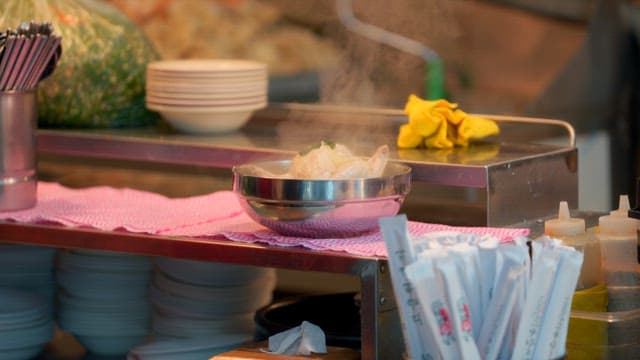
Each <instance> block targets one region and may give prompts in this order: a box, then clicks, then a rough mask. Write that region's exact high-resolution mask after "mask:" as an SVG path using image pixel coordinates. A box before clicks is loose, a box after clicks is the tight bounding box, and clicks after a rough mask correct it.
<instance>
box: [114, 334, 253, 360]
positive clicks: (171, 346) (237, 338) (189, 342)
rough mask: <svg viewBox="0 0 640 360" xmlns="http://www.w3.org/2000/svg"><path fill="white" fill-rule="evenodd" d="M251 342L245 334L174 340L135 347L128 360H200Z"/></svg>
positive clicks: (249, 337)
mask: <svg viewBox="0 0 640 360" xmlns="http://www.w3.org/2000/svg"><path fill="white" fill-rule="evenodd" d="M248 341H251V336H247V334H223V335H219V336H215V337H213V338H202V339H200V338H198V339H174V340H164V341H157V342H152V343H149V344H144V345H140V346H137V347H135V348H133V349H131V351H130V352H129V354H128V355H127V359H129V360H133V359H135V360H192V359H193V360H202V359H209V358H211V357H212V356H213V355H216V354H220V353H222V352H225V351H229V350H231V349H234V348H236V347H238V346H240V345H241V344H243V343H246V342H248Z"/></svg>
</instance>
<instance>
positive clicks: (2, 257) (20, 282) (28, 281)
mask: <svg viewBox="0 0 640 360" xmlns="http://www.w3.org/2000/svg"><path fill="white" fill-rule="evenodd" d="M55 254H56V249H55V248H51V247H44V246H31V245H18V244H15V245H12V244H0V286H4V287H12V288H17V289H22V290H26V291H29V292H33V293H36V294H39V295H42V296H44V297H45V298H46V299H47V300H48V301H49V302H50V303H52V302H53V299H54V296H55V292H56V282H55V277H54V258H55Z"/></svg>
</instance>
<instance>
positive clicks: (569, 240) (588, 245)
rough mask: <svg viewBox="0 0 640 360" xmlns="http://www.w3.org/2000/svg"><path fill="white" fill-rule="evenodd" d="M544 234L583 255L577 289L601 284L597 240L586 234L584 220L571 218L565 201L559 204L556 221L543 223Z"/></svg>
mask: <svg viewBox="0 0 640 360" xmlns="http://www.w3.org/2000/svg"><path fill="white" fill-rule="evenodd" d="M544 233H545V234H546V235H548V236H551V237H554V238H558V239H560V240H562V241H563V242H564V244H565V245H568V246H571V247H573V248H575V249H576V250H578V251H581V252H582V253H583V254H584V260H583V263H582V269H581V271H580V278H579V279H578V286H577V288H578V289H587V288H591V287H594V286H596V285H598V284H602V282H603V275H602V268H601V260H600V245H599V244H598V238H597V237H595V236H594V235H593V234H591V233H587V231H586V227H585V221H584V219H581V218H574V217H571V215H570V213H569V205H568V204H567V202H566V201H561V202H560V205H559V207H558V217H557V218H556V219H551V220H547V221H545V223H544Z"/></svg>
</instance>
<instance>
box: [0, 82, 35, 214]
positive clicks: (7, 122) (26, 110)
mask: <svg viewBox="0 0 640 360" xmlns="http://www.w3.org/2000/svg"><path fill="white" fill-rule="evenodd" d="M37 117H38V116H37V103H36V91H35V90H31V91H5V92H0V211H12V210H20V209H26V208H30V207H33V206H35V204H36V189H37V171H36V133H35V129H36V127H37Z"/></svg>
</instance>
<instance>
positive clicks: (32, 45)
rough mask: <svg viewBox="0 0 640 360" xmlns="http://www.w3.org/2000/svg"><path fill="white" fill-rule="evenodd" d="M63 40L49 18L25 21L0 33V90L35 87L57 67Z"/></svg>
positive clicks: (23, 89)
mask: <svg viewBox="0 0 640 360" xmlns="http://www.w3.org/2000/svg"><path fill="white" fill-rule="evenodd" d="M61 43H62V38H61V37H60V36H57V35H54V34H53V27H52V26H51V23H48V22H46V23H38V22H33V21H32V22H29V23H26V22H23V23H21V24H20V25H19V26H18V29H17V30H12V29H7V30H6V32H4V33H0V91H25V90H32V89H34V88H35V87H36V86H37V85H38V83H39V82H40V81H41V80H43V79H44V78H46V77H47V76H49V75H50V74H51V73H52V72H53V70H54V69H55V66H56V64H57V62H58V59H59V57H60V55H61V52H62V46H61Z"/></svg>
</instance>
